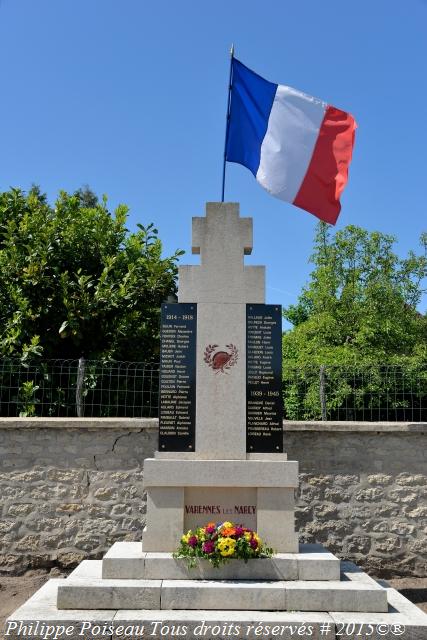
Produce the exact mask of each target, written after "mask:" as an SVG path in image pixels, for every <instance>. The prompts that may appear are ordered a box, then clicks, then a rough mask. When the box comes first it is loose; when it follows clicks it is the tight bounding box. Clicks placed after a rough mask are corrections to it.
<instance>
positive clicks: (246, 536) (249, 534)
mask: <svg viewBox="0 0 427 640" xmlns="http://www.w3.org/2000/svg"><path fill="white" fill-rule="evenodd" d="M251 538H252V534H251V533H248V532H246V533H245V539H246V540H247V541H248V542H249V540H250V539H251Z"/></svg>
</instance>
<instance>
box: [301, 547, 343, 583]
mask: <svg viewBox="0 0 427 640" xmlns="http://www.w3.org/2000/svg"><path fill="white" fill-rule="evenodd" d="M297 558H298V580H339V579H340V561H339V560H338V558H336V557H335V556H334V555H333V554H332V553H299V554H298V555H297Z"/></svg>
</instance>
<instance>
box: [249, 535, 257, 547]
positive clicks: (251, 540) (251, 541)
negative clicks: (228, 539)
mask: <svg viewBox="0 0 427 640" xmlns="http://www.w3.org/2000/svg"><path fill="white" fill-rule="evenodd" d="M249 544H250V546H251V548H252V549H256V548H257V547H258V542H257V541H256V540H255V538H251V539H250V541H249Z"/></svg>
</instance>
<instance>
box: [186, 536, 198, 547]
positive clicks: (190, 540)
mask: <svg viewBox="0 0 427 640" xmlns="http://www.w3.org/2000/svg"><path fill="white" fill-rule="evenodd" d="M188 546H189V547H192V548H193V549H194V547H196V546H197V536H190V538H188Z"/></svg>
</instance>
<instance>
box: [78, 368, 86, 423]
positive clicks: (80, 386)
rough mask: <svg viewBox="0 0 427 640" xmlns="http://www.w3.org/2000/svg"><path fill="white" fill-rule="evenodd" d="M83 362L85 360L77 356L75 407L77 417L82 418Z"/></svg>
mask: <svg viewBox="0 0 427 640" xmlns="http://www.w3.org/2000/svg"><path fill="white" fill-rule="evenodd" d="M85 364H86V361H85V359H84V358H83V356H82V357H81V358H79V364H78V365H77V383H76V408H77V417H78V418H83V414H84V407H83V387H84V381H85Z"/></svg>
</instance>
